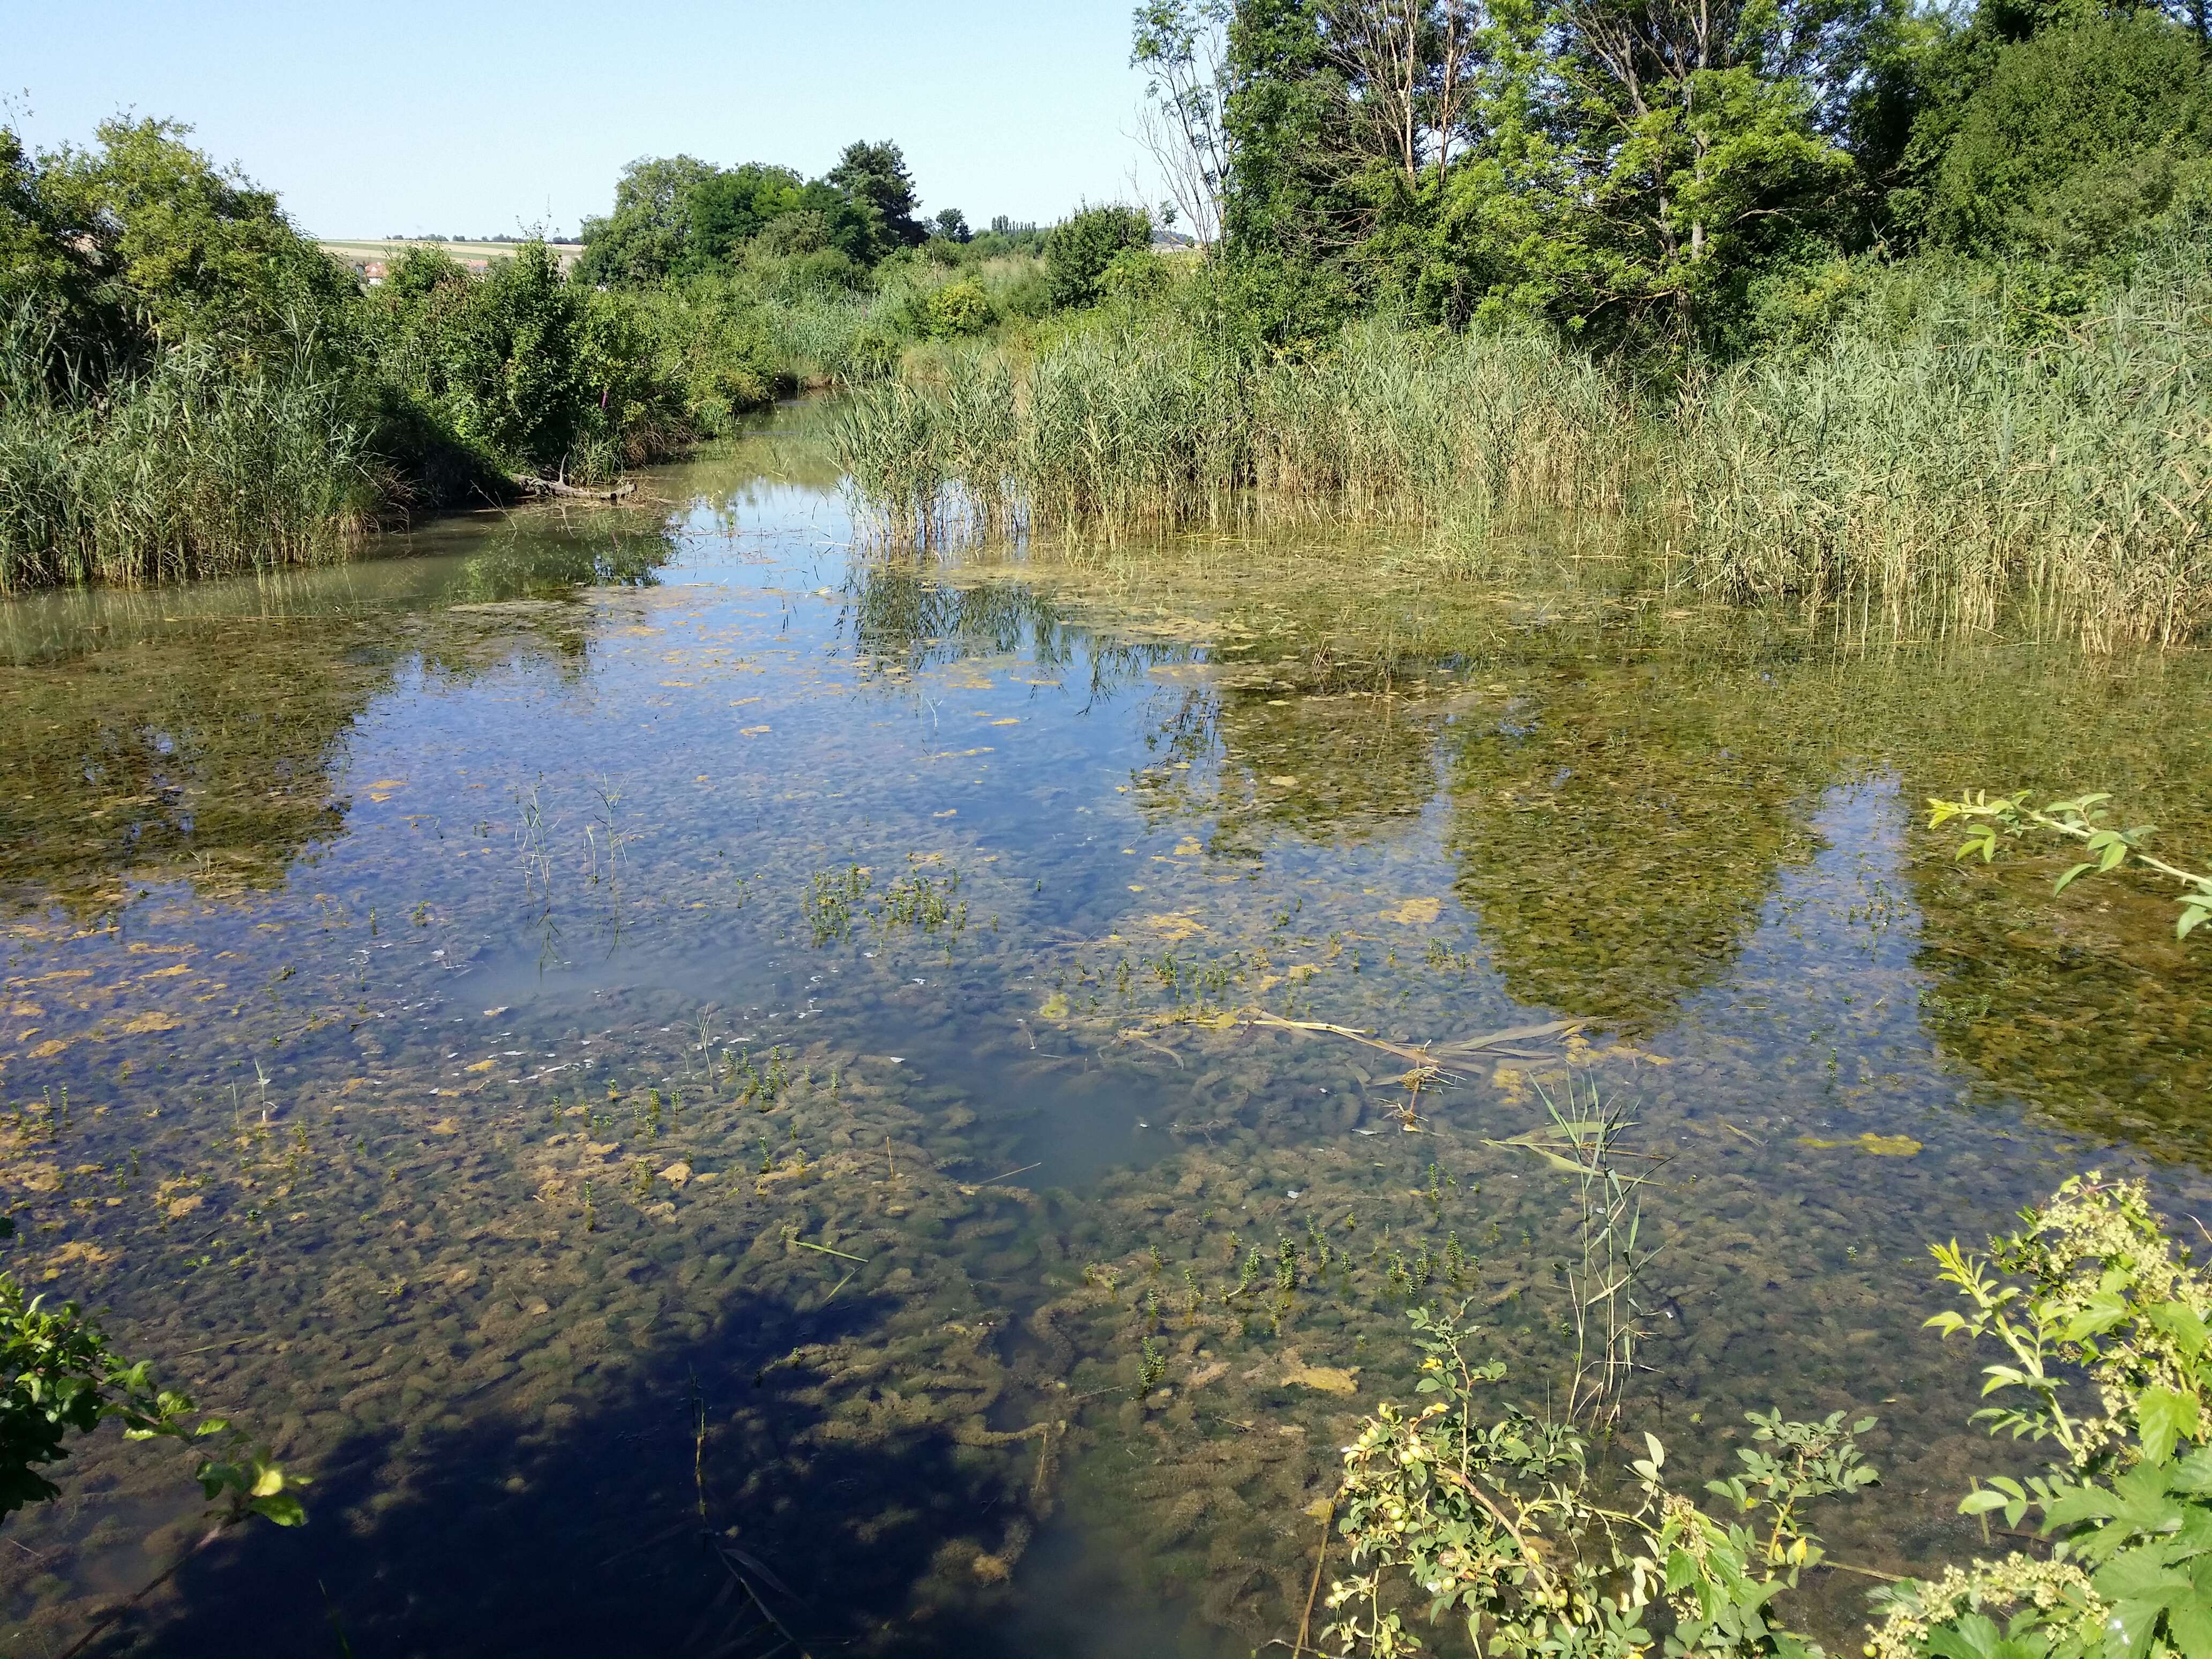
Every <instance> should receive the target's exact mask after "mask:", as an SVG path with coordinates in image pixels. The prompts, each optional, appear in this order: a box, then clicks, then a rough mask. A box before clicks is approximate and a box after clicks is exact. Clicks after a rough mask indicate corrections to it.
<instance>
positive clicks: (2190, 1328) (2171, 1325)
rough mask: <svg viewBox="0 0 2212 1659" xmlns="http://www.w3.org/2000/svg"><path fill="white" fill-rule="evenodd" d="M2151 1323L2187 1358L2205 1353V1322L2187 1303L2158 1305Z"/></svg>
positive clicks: (2154, 1309) (2152, 1311) (2152, 1310)
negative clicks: (2168, 1337) (2170, 1338)
mask: <svg viewBox="0 0 2212 1659" xmlns="http://www.w3.org/2000/svg"><path fill="white" fill-rule="evenodd" d="M2150 1322H2151V1323H2152V1324H2154V1325H2155V1326H2157V1327H2158V1328H2159V1329H2160V1330H2161V1331H2164V1332H2165V1333H2166V1334H2167V1335H2168V1336H2170V1337H2172V1339H2173V1342H2174V1346H2176V1347H2178V1348H2179V1349H2180V1350H2181V1352H2183V1354H2184V1355H2185V1356H2186V1357H2187V1358H2191V1359H2194V1358H2197V1355H2199V1354H2201V1353H2203V1352H2204V1345H2205V1341H2206V1333H2205V1329H2204V1321H2203V1318H2202V1317H2201V1316H2199V1315H2198V1313H2197V1310H2196V1309H2194V1308H2192V1307H2191V1306H2190V1305H2189V1304H2187V1303H2186V1302H2160V1303H2159V1304H2156V1305H2155V1306H2154V1307H2153V1308H2152V1309H2151V1310H2150ZM2192 1438H2194V1437H2193V1436H2192Z"/></svg>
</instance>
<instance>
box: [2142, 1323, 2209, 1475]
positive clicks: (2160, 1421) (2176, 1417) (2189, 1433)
mask: <svg viewBox="0 0 2212 1659" xmlns="http://www.w3.org/2000/svg"><path fill="white" fill-rule="evenodd" d="M2199 1335H2200V1338H2201V1336H2202V1333H2201V1331H2200V1333H2199ZM2136 1433H2138V1434H2140V1435H2141V1436H2142V1451H2143V1456H2144V1457H2145V1458H2146V1459H2147V1460H2148V1461H2149V1462H2153V1463H2163V1462H2166V1460H2167V1459H2168V1458H2170V1457H2172V1455H2173V1445H2174V1442H2175V1441H2177V1440H2182V1439H2188V1440H2194V1439H2196V1437H2197V1396H2196V1395H2193V1394H2179V1393H2177V1392H2176V1391H2175V1390H2173V1389H2144V1390H2143V1391H2142V1394H2141V1395H2138V1396H2137V1397H2136Z"/></svg>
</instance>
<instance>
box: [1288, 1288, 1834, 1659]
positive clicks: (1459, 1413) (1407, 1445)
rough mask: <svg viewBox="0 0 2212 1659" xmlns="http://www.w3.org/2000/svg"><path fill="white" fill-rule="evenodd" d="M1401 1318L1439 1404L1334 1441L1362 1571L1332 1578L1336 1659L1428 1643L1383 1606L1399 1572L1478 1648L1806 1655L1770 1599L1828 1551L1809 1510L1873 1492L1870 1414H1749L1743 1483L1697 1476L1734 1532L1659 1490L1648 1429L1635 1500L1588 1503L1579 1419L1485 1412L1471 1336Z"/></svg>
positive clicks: (1330, 1636) (1387, 1657) (1661, 1457)
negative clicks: (1862, 1440)
mask: <svg viewBox="0 0 2212 1659" xmlns="http://www.w3.org/2000/svg"><path fill="white" fill-rule="evenodd" d="M1460 1317H1461V1318H1462V1319H1463V1318H1464V1310H1462V1313H1461V1316H1460ZM1409 1318H1410V1319H1411V1320H1412V1322H1413V1330H1414V1340H1415V1342H1416V1343H1417V1344H1418V1345H1419V1347H1420V1348H1421V1350H1422V1352H1423V1354H1424V1358H1423V1359H1422V1362H1421V1368H1422V1370H1423V1371H1424V1372H1425V1375H1424V1376H1423V1377H1422V1380H1421V1382H1420V1383H1419V1385H1418V1389H1419V1392H1420V1393H1422V1394H1425V1395H1432V1396H1435V1398H1433V1399H1432V1400H1431V1402H1430V1403H1429V1404H1428V1405H1427V1406H1425V1407H1423V1408H1422V1409H1421V1411H1420V1412H1419V1413H1417V1414H1413V1415H1408V1414H1407V1413H1404V1412H1403V1411H1401V1410H1400V1409H1399V1408H1398V1407H1395V1406H1392V1405H1389V1404H1385V1405H1384V1406H1383V1407H1381V1408H1380V1409H1379V1410H1378V1411H1377V1412H1376V1414H1375V1415H1374V1416H1373V1417H1371V1418H1370V1419H1367V1421H1366V1423H1365V1424H1364V1425H1363V1427H1362V1429H1361V1431H1360V1433H1359V1434H1358V1437H1357V1438H1356V1439H1355V1440H1354V1441H1353V1443H1352V1444H1351V1445H1350V1446H1349V1447H1347V1448H1346V1449H1345V1453H1344V1464H1345V1474H1344V1482H1343V1485H1342V1486H1341V1487H1340V1490H1339V1492H1338V1493H1337V1497H1336V1500H1335V1505H1334V1511H1333V1512H1334V1513H1337V1514H1339V1515H1340V1516H1341V1517H1342V1518H1341V1520H1340V1522H1338V1526H1339V1529H1340V1531H1341V1532H1342V1534H1344V1536H1345V1537H1346V1540H1347V1541H1349V1543H1350V1546H1351V1554H1352V1564H1353V1567H1354V1569H1355V1571H1354V1572H1353V1574H1352V1576H1351V1577H1346V1578H1343V1579H1339V1580H1337V1581H1335V1582H1334V1583H1332V1584H1331V1586H1330V1589H1329V1595H1328V1607H1329V1609H1330V1611H1331V1612H1333V1613H1336V1614H1337V1615H1338V1618H1337V1620H1336V1622H1335V1623H1334V1624H1333V1625H1331V1626H1328V1628H1327V1629H1326V1630H1325V1631H1324V1632H1323V1633H1322V1639H1323V1641H1324V1642H1327V1643H1329V1644H1333V1645H1334V1650H1335V1651H1336V1652H1337V1653H1339V1654H1340V1655H1344V1656H1352V1655H1357V1654H1367V1655H1370V1656H1375V1659H1394V1656H1398V1655H1402V1654H1407V1653H1412V1652H1417V1651H1419V1650H1420V1649H1421V1647H1422V1645H1423V1644H1422V1643H1421V1641H1420V1639H1419V1637H1418V1636H1417V1635H1416V1634H1415V1633H1414V1632H1413V1630H1412V1629H1411V1628H1410V1627H1409V1625H1408V1622H1407V1619H1406V1617H1405V1615H1404V1613H1402V1612H1401V1611H1400V1610H1399V1609H1398V1608H1397V1607H1395V1606H1393V1605H1390V1602H1391V1600H1392V1597H1391V1596H1390V1595H1389V1587H1390V1584H1391V1579H1392V1575H1393V1574H1394V1573H1397V1572H1402V1573H1403V1574H1405V1575H1406V1577H1407V1579H1408V1580H1409V1581H1410V1582H1411V1583H1413V1585H1414V1586H1416V1587H1418V1589H1419V1592H1420V1593H1421V1594H1422V1595H1425V1597H1426V1598H1427V1616H1428V1619H1429V1620H1430V1622H1431V1623H1434V1622H1436V1621H1437V1620H1441V1619H1443V1618H1444V1617H1446V1616H1450V1617H1453V1618H1455V1619H1456V1620H1461V1621H1462V1622H1463V1623H1464V1625H1465V1626H1466V1629H1467V1632H1468V1638H1469V1640H1470V1641H1472V1642H1474V1644H1475V1645H1476V1648H1477V1650H1478V1651H1483V1652H1489V1653H1495V1654H1499V1655H1504V1656H1534V1655H1538V1654H1544V1655H1577V1656H1592V1659H1596V1656H1616V1659H1627V1656H1631V1655H1639V1654H1643V1653H1645V1652H1648V1651H1649V1650H1651V1649H1652V1648H1654V1647H1663V1650H1664V1651H1665V1652H1666V1653H1667V1654H1668V1656H1670V1659H1672V1656H1687V1655H1696V1654H1707V1653H1711V1654H1731V1655H1775V1656H1785V1659H1786V1656H1797V1655H1802V1654H1803V1653H1805V1652H1806V1651H1807V1647H1806V1644H1805V1643H1804V1641H1803V1638H1799V1637H1797V1636H1795V1635H1793V1634H1792V1633H1791V1632H1790V1631H1789V1629H1788V1628H1787V1626H1785V1625H1784V1624H1783V1623H1782V1622H1781V1620H1780V1619H1779V1617H1778V1614H1777V1613H1776V1611H1775V1608H1774V1607H1773V1605H1772V1604H1773V1602H1774V1600H1775V1598H1776V1597H1777V1596H1778V1595H1780V1594H1781V1593H1782V1592H1783V1591H1784V1590H1786V1589H1790V1588H1792V1587H1794V1586H1795V1585H1796V1583H1797V1580H1798V1577H1799V1575H1800V1574H1801V1573H1802V1571H1804V1569H1805V1568H1807V1567H1808V1566H1813V1565H1818V1564H1819V1563H1820V1561H1821V1560H1822V1559H1823V1551H1822V1549H1821V1547H1820V1540H1819V1538H1818V1537H1817V1536H1816V1535H1815V1534H1814V1533H1812V1532H1811V1531H1810V1530H1809V1529H1808V1528H1807V1526H1806V1525H1805V1522H1804V1521H1803V1518H1802V1512H1801V1511H1802V1506H1803V1505H1805V1504H1808V1503H1810V1502H1812V1501H1814V1499H1817V1498H1822V1497H1828V1496H1835V1495H1849V1494H1850V1493H1853V1492H1858V1491H1861V1490H1863V1488H1865V1487H1867V1486H1871V1485H1873V1484H1874V1482H1875V1471H1874V1469H1873V1468H1871V1467H1870V1466H1869V1465H1868V1464H1867V1463H1866V1462H1865V1460H1864V1459H1863V1456H1862V1455H1860V1453H1859V1450H1858V1447H1857V1441H1856V1438H1855V1437H1856V1436H1857V1435H1860V1434H1863V1433H1865V1432H1866V1431H1868V1430H1869V1429H1870V1428H1872V1427H1873V1426H1874V1421H1873V1419H1871V1418H1868V1419H1861V1420H1860V1421H1858V1422H1857V1423H1856V1424H1854V1425H1850V1427H1849V1428H1846V1427H1845V1426H1844V1420H1843V1414H1842V1413H1836V1414H1834V1415H1833V1416H1831V1417H1830V1418H1828V1419H1826V1420H1825V1421H1823V1422H1820V1423H1789V1422H1784V1420H1783V1419H1782V1417H1781V1414H1780V1413H1771V1414H1769V1415H1766V1416H1759V1415H1758V1414H1756V1413H1754V1414H1753V1417H1752V1418H1751V1419H1750V1420H1751V1423H1752V1426H1753V1443H1752V1444H1751V1445H1749V1446H1747V1447H1744V1448H1742V1449H1741V1450H1740V1451H1739V1453H1738V1456H1739V1458H1740V1460H1741V1462H1742V1463H1743V1465H1744V1469H1743V1472H1742V1473H1741V1474H1738V1475H1736V1476H1735V1477H1732V1478H1731V1479H1729V1480H1725V1481H1721V1480H1716V1481H1712V1482H1709V1483H1708V1489H1709V1490H1710V1491H1711V1492H1712V1493H1713V1494H1714V1495H1715V1496H1716V1497H1717V1498H1723V1499H1724V1500H1726V1502H1727V1503H1728V1504H1729V1505H1730V1506H1731V1507H1732V1508H1733V1509H1734V1510H1735V1515H1736V1517H1737V1518H1735V1519H1733V1520H1726V1521H1723V1520H1719V1519H1716V1518H1715V1517H1714V1516H1711V1515H1708V1514H1707V1513H1706V1512H1705V1510H1701V1509H1700V1508H1699V1506H1698V1505H1697V1504H1696V1503H1695V1502H1694V1501H1693V1500H1692V1499H1691V1498H1688V1497H1686V1495H1684V1494H1682V1493H1680V1492H1675V1491H1674V1490H1672V1489H1671V1488H1670V1487H1669V1486H1668V1484H1667V1480H1666V1476H1665V1474H1664V1470H1665V1464H1666V1451H1665V1449H1664V1448H1663V1447H1662V1445H1661V1444H1660V1443H1659V1442H1658V1441H1657V1440H1656V1439H1655V1438H1653V1437H1650V1436H1649V1435H1647V1436H1645V1437H1644V1447H1645V1452H1646V1455H1644V1456H1643V1457H1641V1458H1638V1459H1636V1460H1635V1461H1634V1462H1632V1465H1631V1468H1632V1473H1633V1474H1635V1476H1636V1480H1637V1496H1638V1500H1639V1501H1638V1504H1637V1507H1636V1508H1635V1509H1634V1510H1619V1509H1613V1508H1610V1507H1607V1505H1606V1504H1604V1503H1602V1502H1601V1501H1599V1499H1598V1498H1597V1497H1596V1495H1595V1492H1594V1491H1593V1489H1592V1482H1591V1479H1590V1474H1589V1464H1588V1461H1587V1459H1588V1452H1589V1447H1588V1444H1587V1443H1586V1442H1585V1441H1584V1440H1583V1437H1582V1436H1581V1435H1580V1434H1578V1433H1577V1432H1576V1431H1574V1430H1573V1429H1572V1428H1571V1427H1569V1426H1567V1425H1562V1424H1559V1423H1554V1422H1550V1421H1547V1420H1546V1419H1541V1418H1539V1417H1535V1416H1534V1415H1532V1414H1530V1413H1528V1412H1527V1411H1525V1410H1522V1408H1520V1407H1507V1408H1506V1409H1505V1411H1504V1413H1503V1414H1502V1415H1498V1416H1492V1415H1491V1413H1489V1412H1488V1411H1486V1409H1485V1408H1484V1406H1483V1402H1482V1399H1481V1392H1480V1391H1482V1390H1484V1389H1488V1388H1489V1387H1492V1386H1493V1385H1495V1384H1496V1383H1498V1382H1500V1381H1502V1380H1503V1378H1504V1375H1505V1368H1504V1364H1503V1363H1502V1362H1499V1361H1498V1360H1495V1359H1490V1360H1481V1359H1477V1358H1474V1357H1473V1352H1472V1351H1473V1350H1474V1348H1475V1347H1476V1345H1477V1344H1478V1342H1479V1339H1480V1329H1479V1328H1476V1327H1474V1326H1469V1325H1465V1324H1462V1323H1461V1322H1459V1320H1456V1319H1451V1318H1447V1317H1445V1316H1442V1315H1440V1314H1438V1313H1437V1312H1436V1311H1435V1310H1431V1309H1426V1308H1417V1309H1414V1310H1412V1311H1411V1313H1410V1314H1409ZM1363 1568H1364V1571H1359V1569H1363ZM1655 1605H1657V1606H1660V1607H1663V1609H1664V1612H1665V1613H1666V1615H1667V1617H1668V1622H1669V1623H1670V1624H1671V1629H1670V1630H1668V1632H1667V1633H1666V1634H1665V1635H1664V1637H1663V1638H1662V1637H1661V1636H1659V1635H1658V1634H1656V1632H1654V1631H1653V1630H1652V1629H1651V1628H1650V1627H1649V1626H1647V1624H1646V1620H1647V1617H1648V1615H1649V1614H1650V1612H1651V1610H1652V1609H1653V1607H1655Z"/></svg>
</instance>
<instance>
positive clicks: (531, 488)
mask: <svg viewBox="0 0 2212 1659" xmlns="http://www.w3.org/2000/svg"><path fill="white" fill-rule="evenodd" d="M507 482H508V483H511V484H513V486H514V487H515V488H516V489H520V491H521V492H522V493H523V494H524V495H558V496H559V497H561V499H562V500H563V501H621V500H622V499H623V497H624V496H626V495H635V494H637V484H636V482H635V480H633V481H631V482H630V483H623V484H616V485H614V486H612V487H611V488H610V489H578V488H577V487H576V486H575V485H574V484H572V483H562V482H561V481H560V480H559V479H558V478H535V477H531V476H530V475H529V474H528V473H526V472H513V473H509V474H508V475H507Z"/></svg>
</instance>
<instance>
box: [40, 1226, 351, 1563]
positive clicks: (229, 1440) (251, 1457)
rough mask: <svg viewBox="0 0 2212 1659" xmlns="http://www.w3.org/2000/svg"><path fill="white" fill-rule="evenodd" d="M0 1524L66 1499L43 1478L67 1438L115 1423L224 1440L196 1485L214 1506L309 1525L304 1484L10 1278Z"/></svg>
mask: <svg viewBox="0 0 2212 1659" xmlns="http://www.w3.org/2000/svg"><path fill="white" fill-rule="evenodd" d="M9 1231H13V1227H12V1224H10V1225H9ZM0 1384H4V1391H0V1517H4V1516H9V1515H12V1514H14V1513H15V1511H16V1510H19V1509H21V1508H22V1507H24V1505H26V1504H37V1503H44V1502H46V1501H47V1500H48V1499H50V1498H58V1497H59V1496H61V1489H60V1488H59V1487H58V1486H55V1485H54V1484H53V1482H52V1481H51V1480H48V1479H47V1478H46V1475H45V1474H43V1473H41V1471H42V1470H44V1469H46V1468H51V1467H52V1465H54V1464H55V1463H58V1462H61V1461H62V1460H63V1459H64V1458H65V1457H67V1456H68V1455H69V1447H68V1441H69V1440H70V1437H73V1436H77V1435H85V1434H89V1433H91V1432H92V1431H94V1429H97V1428H98V1427H99V1426H100V1425H101V1424H103V1423H106V1422H108V1421H111V1420H112V1421H115V1422H118V1423H119V1424H121V1425H122V1426H123V1431H124V1432H125V1435H127V1436H128V1437H130V1438H131V1439H134V1440H151V1439H173V1440H176V1441H179V1442H182V1443H189V1444H193V1445H197V1444H200V1443H204V1442H206V1441H208V1440H210V1438H211V1437H224V1438H223V1441H222V1453H221V1455H217V1456H214V1457H209V1456H202V1457H200V1458H199V1459H198V1460H197V1463H196V1465H195V1467H194V1470H193V1478H194V1479H195V1480H198V1481H199V1483H200V1486H201V1488H202V1490H203V1491H204V1492H205V1493H206V1495H207V1498H208V1500H209V1502H210V1503H215V1502H216V1501H217V1500H222V1503H223V1505H224V1508H223V1510H222V1518H223V1519H224V1520H226V1521H240V1520H244V1519H246V1518H247V1517H248V1516H261V1517H262V1518H264V1519H265V1520H269V1521H273V1522H276V1524H277V1525H278V1526H280V1527H295V1526H298V1525H299V1524H301V1522H304V1521H305V1520H306V1519H307V1511H306V1510H305V1509H304V1508H303V1507H302V1506H301V1503H300V1499H299V1496H298V1493H297V1492H296V1490H295V1488H297V1487H299V1486H304V1485H305V1484H307V1483H306V1482H305V1481H303V1480H301V1478H300V1477H299V1476H297V1475H287V1474H285V1472H284V1470H283V1468H282V1467H280V1466H279V1465H277V1464H276V1463H275V1462H271V1461H270V1458H269V1456H268V1455H267V1453H266V1452H265V1451H257V1450H254V1449H252V1448H250V1447H247V1446H246V1445H245V1444H244V1443H243V1442H242V1441H241V1440H240V1437H239V1436H238V1435H237V1434H236V1432H235V1431H233V1430H232V1428H231V1426H230V1425H229V1424H228V1422H226V1421H225V1420H224V1419H222V1418H219V1417H200V1418H198V1420H197V1421H196V1422H194V1421H190V1420H189V1419H192V1418H193V1417H194V1416H195V1415H196V1413H197V1407H195V1406H194V1405H193V1404H192V1402H191V1400H190V1399H189V1398H188V1397H186V1396H185V1395H181V1394H177V1393H174V1392H172V1391H171V1390H168V1389H160V1388H157V1387H156V1386H155V1383H154V1381H153V1374H152V1370H151V1368H150V1367H149V1365H148V1364H146V1363H145V1362H143V1361H139V1362H137V1363H135V1364H134V1363H131V1362H130V1361H126V1360H125V1359H124V1358H121V1357H120V1356H118V1354H117V1353H116V1352H115V1351H114V1349H113V1348H112V1347H111V1346H109V1344H108V1341H107V1338H106V1334H105V1333H103V1332H102V1331H101V1329H100V1326H99V1324H98V1323H97V1322H94V1320H93V1319H92V1318H90V1317H89V1316H88V1315H86V1314H85V1312H84V1311H83V1310H82V1309H80V1308H79V1307H78V1306H77V1305H76V1304H75V1303H74V1302H70V1303H64V1304H62V1305H61V1307H59V1308H58V1309H49V1308H48V1307H46V1300H45V1298H44V1297H30V1298H28V1299H26V1298H25V1297H24V1295H23V1291H22V1287H21V1285H18V1284H17V1283H16V1282H15V1279H14V1277H13V1276H12V1275H10V1274H7V1273H0Z"/></svg>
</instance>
